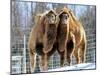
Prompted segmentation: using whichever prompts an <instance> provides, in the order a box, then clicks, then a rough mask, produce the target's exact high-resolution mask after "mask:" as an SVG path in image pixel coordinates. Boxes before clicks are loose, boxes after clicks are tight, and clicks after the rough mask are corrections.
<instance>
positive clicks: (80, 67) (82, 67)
mask: <svg viewBox="0 0 100 75" xmlns="http://www.w3.org/2000/svg"><path fill="white" fill-rule="evenodd" d="M95 68H96V64H95V63H82V64H77V65H73V66H65V67H61V68H57V69H51V70H48V71H49V72H50V71H68V70H86V69H95Z"/></svg>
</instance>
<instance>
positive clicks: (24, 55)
mask: <svg viewBox="0 0 100 75" xmlns="http://www.w3.org/2000/svg"><path fill="white" fill-rule="evenodd" d="M23 73H26V36H25V34H24V49H23Z"/></svg>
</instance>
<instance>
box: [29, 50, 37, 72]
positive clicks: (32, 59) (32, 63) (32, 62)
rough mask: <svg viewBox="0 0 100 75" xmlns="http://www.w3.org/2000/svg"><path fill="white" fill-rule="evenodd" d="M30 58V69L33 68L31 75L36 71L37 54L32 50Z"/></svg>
mask: <svg viewBox="0 0 100 75" xmlns="http://www.w3.org/2000/svg"><path fill="white" fill-rule="evenodd" d="M29 53H30V54H29V56H30V68H31V73H33V72H34V71H35V67H36V53H35V52H34V50H30V52H29Z"/></svg>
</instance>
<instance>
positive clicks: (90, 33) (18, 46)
mask: <svg viewBox="0 0 100 75" xmlns="http://www.w3.org/2000/svg"><path fill="white" fill-rule="evenodd" d="M91 16H92V15H91ZM13 18H15V17H13ZM25 18H26V19H27V20H28V18H29V16H25ZM11 20H12V21H13V19H11ZM29 20H30V21H31V19H29ZM21 26H24V27H22V29H23V30H24V32H23V31H20V33H23V34H20V33H18V34H17V33H16V34H15V35H13V32H12V30H11V35H13V36H12V37H13V40H12V39H11V72H12V74H15V73H30V61H29V50H28V39H29V33H30V31H31V29H32V28H31V27H30V25H27V27H25V26H26V25H21ZM88 26H91V28H90V27H88ZM92 26H95V25H87V26H84V28H85V31H86V37H87V50H86V63H95V62H96V28H95V27H92ZM14 28H16V26H14V25H13V23H12V24H11V29H14ZM17 28H18V27H17ZM19 28H20V27H19ZM14 32H17V29H16V30H14ZM36 61H37V63H36V69H35V72H39V71H40V69H39V63H38V61H39V58H38V56H37V59H36ZM71 64H72V65H74V64H76V60H75V58H74V57H73V59H72V63H71ZM65 65H66V62H65ZM59 67H60V59H59V55H58V53H57V52H55V53H54V54H53V55H52V56H51V58H50V60H49V69H55V68H59Z"/></svg>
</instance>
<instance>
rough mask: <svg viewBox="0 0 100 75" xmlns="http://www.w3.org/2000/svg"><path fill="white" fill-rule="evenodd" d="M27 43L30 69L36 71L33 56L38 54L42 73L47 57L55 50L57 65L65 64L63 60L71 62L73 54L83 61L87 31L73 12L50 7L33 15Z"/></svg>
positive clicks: (46, 67) (45, 66) (77, 59)
mask: <svg viewBox="0 0 100 75" xmlns="http://www.w3.org/2000/svg"><path fill="white" fill-rule="evenodd" d="M28 46H29V56H30V64H31V72H34V70H35V66H36V55H39V56H40V57H39V65H40V70H41V71H42V72H43V71H47V70H48V60H49V58H50V56H51V55H52V54H53V53H54V52H55V51H56V50H57V51H58V54H59V55H60V66H64V59H67V63H68V65H70V63H71V58H72V57H71V56H72V55H74V56H75V58H76V61H77V64H79V63H83V62H85V53H86V34H85V30H84V28H83V26H82V25H81V23H80V22H79V21H78V20H77V19H76V17H75V16H74V14H73V12H72V11H71V10H70V9H69V8H66V7H64V8H62V9H61V11H60V13H56V11H54V10H50V11H48V12H45V13H43V14H39V15H37V16H36V19H35V25H34V26H33V28H32V31H31V32H30V37H29V43H28Z"/></svg>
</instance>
